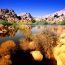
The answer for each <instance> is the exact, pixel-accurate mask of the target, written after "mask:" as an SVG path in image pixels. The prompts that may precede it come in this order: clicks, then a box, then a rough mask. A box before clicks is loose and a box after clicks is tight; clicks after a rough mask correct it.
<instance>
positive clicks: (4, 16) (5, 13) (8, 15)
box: [0, 9, 33, 22]
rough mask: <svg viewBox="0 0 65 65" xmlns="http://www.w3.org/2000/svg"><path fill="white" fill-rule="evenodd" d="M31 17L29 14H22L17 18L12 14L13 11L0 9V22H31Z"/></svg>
mask: <svg viewBox="0 0 65 65" xmlns="http://www.w3.org/2000/svg"><path fill="white" fill-rule="evenodd" d="M32 19H33V17H32V16H31V14H30V13H23V14H21V15H19V16H17V14H16V13H15V12H14V10H9V9H0V20H7V21H8V22H12V21H17V22H19V21H27V22H28V21H31V20H32Z"/></svg>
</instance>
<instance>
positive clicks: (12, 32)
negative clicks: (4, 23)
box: [8, 26, 16, 36]
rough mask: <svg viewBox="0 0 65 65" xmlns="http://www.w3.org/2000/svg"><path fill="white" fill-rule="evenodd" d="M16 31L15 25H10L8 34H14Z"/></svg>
mask: <svg viewBox="0 0 65 65" xmlns="http://www.w3.org/2000/svg"><path fill="white" fill-rule="evenodd" d="M15 33H16V29H15V28H14V27H13V26H9V27H8V35H9V36H14V35H15Z"/></svg>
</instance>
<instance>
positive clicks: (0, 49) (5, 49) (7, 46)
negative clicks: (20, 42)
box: [0, 40, 16, 54]
mask: <svg viewBox="0 0 65 65" xmlns="http://www.w3.org/2000/svg"><path fill="white" fill-rule="evenodd" d="M15 46H16V44H15V43H14V41H12V40H8V41H5V42H3V43H2V44H1V45H0V54H8V53H9V51H10V50H13V48H15Z"/></svg>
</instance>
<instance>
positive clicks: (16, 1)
mask: <svg viewBox="0 0 65 65" xmlns="http://www.w3.org/2000/svg"><path fill="white" fill-rule="evenodd" d="M0 8H4V9H5V8H7V9H13V10H14V11H15V12H16V13H17V14H20V13H25V12H27V13H31V15H32V16H34V17H40V16H45V15H47V14H50V13H53V12H56V11H58V10H61V9H64V8H65V0H0Z"/></svg>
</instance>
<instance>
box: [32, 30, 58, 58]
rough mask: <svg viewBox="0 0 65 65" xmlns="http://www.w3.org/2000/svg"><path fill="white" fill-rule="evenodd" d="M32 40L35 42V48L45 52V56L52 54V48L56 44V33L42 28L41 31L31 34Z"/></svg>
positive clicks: (48, 56)
mask: <svg viewBox="0 0 65 65" xmlns="http://www.w3.org/2000/svg"><path fill="white" fill-rule="evenodd" d="M32 40H33V41H34V42H35V44H36V46H37V47H36V49H37V50H40V51H41V52H42V53H44V54H45V56H46V57H47V58H50V57H51V55H53V52H52V49H53V48H54V47H55V46H56V41H57V35H56V34H55V33H54V32H52V31H49V30H47V29H46V30H43V31H42V32H41V33H40V32H39V33H38V34H35V35H33V38H32Z"/></svg>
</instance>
